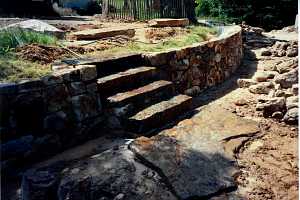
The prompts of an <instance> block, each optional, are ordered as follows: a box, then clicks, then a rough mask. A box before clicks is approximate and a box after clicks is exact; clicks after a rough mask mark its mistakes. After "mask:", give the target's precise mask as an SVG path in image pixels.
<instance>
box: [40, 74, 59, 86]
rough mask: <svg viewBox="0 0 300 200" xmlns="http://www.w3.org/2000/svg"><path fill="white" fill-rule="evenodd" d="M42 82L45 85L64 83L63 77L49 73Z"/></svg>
mask: <svg viewBox="0 0 300 200" xmlns="http://www.w3.org/2000/svg"><path fill="white" fill-rule="evenodd" d="M42 82H43V83H44V85H45V86H51V85H57V84H61V83H63V78H62V76H58V75H48V76H45V77H43V78H42Z"/></svg>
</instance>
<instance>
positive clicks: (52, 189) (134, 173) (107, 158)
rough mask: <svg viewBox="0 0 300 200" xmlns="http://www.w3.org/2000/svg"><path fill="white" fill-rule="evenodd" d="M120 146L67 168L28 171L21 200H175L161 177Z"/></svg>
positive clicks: (24, 179) (23, 183)
mask: <svg viewBox="0 0 300 200" xmlns="http://www.w3.org/2000/svg"><path fill="white" fill-rule="evenodd" d="M126 147H127V146H124V147H119V149H111V150H108V151H105V152H103V153H101V154H96V155H94V156H92V157H90V158H88V159H85V160H83V161H81V162H78V163H75V164H73V165H71V166H63V167H55V168H54V167H49V168H39V169H34V170H29V171H27V172H26V173H25V175H24V177H23V182H22V193H23V199H31V200H41V199H49V200H50V199H60V200H67V199H82V200H83V199H90V200H98V199H103V200H104V199H107V200H108V199H115V200H117V199H118V200H121V199H124V200H125V199H130V200H140V199H147V200H157V199H162V200H175V199H177V198H176V197H175V196H174V195H173V194H172V192H170V191H169V187H168V186H167V185H166V184H165V183H164V182H163V181H162V179H163V178H162V177H161V176H160V175H159V174H158V173H157V172H155V171H153V170H152V169H150V168H148V167H147V166H145V165H143V164H141V163H139V162H138V161H136V158H135V156H134V153H133V152H131V151H130V150H128V149H127V148H126Z"/></svg>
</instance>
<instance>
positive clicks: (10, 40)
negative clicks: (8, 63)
mask: <svg viewBox="0 0 300 200" xmlns="http://www.w3.org/2000/svg"><path fill="white" fill-rule="evenodd" d="M56 42H57V39H56V38H55V37H53V36H50V35H46V34H42V33H37V32H33V31H29V30H23V29H18V28H10V29H2V30H0V54H2V55H3V54H6V53H7V52H9V51H10V50H12V49H14V48H16V47H18V46H22V45H24V44H31V43H37V44H55V43H56Z"/></svg>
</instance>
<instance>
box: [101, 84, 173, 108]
mask: <svg viewBox="0 0 300 200" xmlns="http://www.w3.org/2000/svg"><path fill="white" fill-rule="evenodd" d="M172 85H173V83H172V82H170V81H165V80H159V81H155V82H152V83H150V84H148V85H145V86H143V87H140V88H137V89H133V90H131V91H127V92H123V93H118V94H116V95H114V96H111V97H108V98H107V100H108V101H109V102H110V103H117V102H122V101H129V100H130V99H132V98H134V97H136V96H139V95H143V94H146V93H150V92H154V91H156V90H158V89H160V88H165V87H168V86H172Z"/></svg>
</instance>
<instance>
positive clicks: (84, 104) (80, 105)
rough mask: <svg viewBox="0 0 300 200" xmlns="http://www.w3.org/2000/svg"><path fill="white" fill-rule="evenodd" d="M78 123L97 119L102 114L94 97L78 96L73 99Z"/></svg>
mask: <svg viewBox="0 0 300 200" xmlns="http://www.w3.org/2000/svg"><path fill="white" fill-rule="evenodd" d="M71 101H72V107H73V111H74V114H75V119H76V121H79V122H81V121H84V120H86V119H88V118H91V117H95V116H97V115H98V114H99V112H100V107H99V104H98V100H97V98H96V97H95V96H92V95H84V94H83V95H78V96H74V97H72V99H71Z"/></svg>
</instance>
